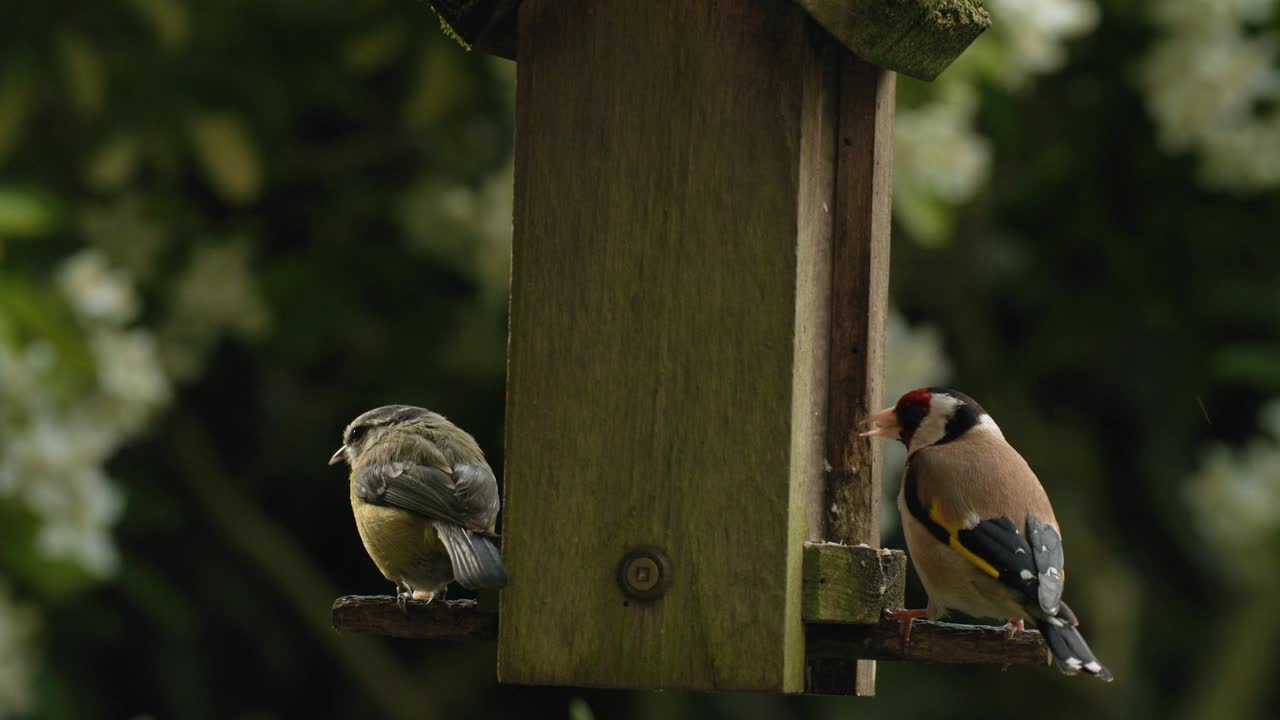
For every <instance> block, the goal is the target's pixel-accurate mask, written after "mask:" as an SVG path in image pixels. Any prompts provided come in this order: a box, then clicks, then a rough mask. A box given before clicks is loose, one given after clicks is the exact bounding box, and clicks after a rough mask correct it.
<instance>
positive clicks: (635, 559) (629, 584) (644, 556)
mask: <svg viewBox="0 0 1280 720" xmlns="http://www.w3.org/2000/svg"><path fill="white" fill-rule="evenodd" d="M671 575H672V572H671V559H670V558H668V557H667V554H666V553H664V552H662V549H661V548H657V547H654V546H652V545H645V546H642V547H638V548H634V549H632V550H630V551H629V552H627V554H626V555H625V556H623V558H622V563H621V565H619V566H618V584H619V585H620V586H622V592H623V593H624V594H626V596H627V597H629V598H632V599H634V600H656V599H658V598H659V597H662V595H663V593H665V592H666V591H667V588H669V587H671Z"/></svg>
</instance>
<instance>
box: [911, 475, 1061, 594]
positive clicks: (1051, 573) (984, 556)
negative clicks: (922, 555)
mask: <svg viewBox="0 0 1280 720" xmlns="http://www.w3.org/2000/svg"><path fill="white" fill-rule="evenodd" d="M906 483H907V487H906V488H905V496H906V502H907V509H908V511H909V512H910V513H911V514H912V516H913V517H915V519H916V520H918V521H920V523H921V524H922V525H924V526H925V527H926V528H927V529H928V530H929V532H930V533H931V534H932V535H933V536H934V537H936V538H937V539H938V541H939V542H941V543H943V544H944V545H947V546H948V547H950V548H951V549H952V550H954V551H955V552H956V553H957V554H959V555H960V556H962V557H963V558H965V559H966V560H968V561H969V562H971V563H973V565H974V566H976V567H977V568H978V569H979V570H981V571H982V572H984V573H986V574H988V575H990V576H991V577H993V578H996V579H997V580H999V581H1000V582H1002V583H1004V584H1005V585H1008V586H1010V587H1012V588H1014V589H1016V590H1018V591H1019V592H1021V593H1022V594H1024V595H1025V596H1026V597H1027V602H1028V603H1029V604H1034V605H1039V606H1040V608H1041V610H1043V611H1044V612H1045V613H1047V614H1049V615H1054V614H1056V613H1057V612H1058V606H1059V604H1060V602H1059V601H1060V599H1061V597H1062V564H1063V554H1062V541H1061V538H1060V537H1059V536H1058V531H1057V530H1055V529H1054V528H1053V526H1052V525H1048V524H1046V523H1043V522H1040V521H1039V520H1038V519H1036V518H1035V517H1034V516H1033V515H1031V514H1030V513H1028V514H1027V516H1026V522H1025V525H1024V526H1023V527H1022V528H1019V527H1018V526H1017V525H1015V524H1014V522H1013V520H1011V519H1009V518H1007V517H996V518H981V519H977V520H976V522H975V521H974V518H966V519H961V520H956V519H953V518H950V517H948V516H947V514H946V513H944V512H943V510H942V508H941V506H940V505H939V503H938V502H937V500H936V499H935V498H929V499H927V500H926V499H925V498H923V497H921V494H920V488H919V485H918V482H917V477H916V472H915V468H914V467H913V466H912V465H908V467H907V477H906ZM926 502H927V503H928V505H927V506H926ZM1028 536H1032V537H1033V540H1032V541H1029V540H1028ZM1033 544H1034V547H1033Z"/></svg>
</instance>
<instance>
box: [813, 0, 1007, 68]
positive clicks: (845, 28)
mask: <svg viewBox="0 0 1280 720" xmlns="http://www.w3.org/2000/svg"><path fill="white" fill-rule="evenodd" d="M795 2H796V3H798V4H799V5H800V6H801V7H803V8H804V9H805V10H806V11H808V13H809V14H810V15H812V16H813V19H814V20H817V21H818V22H819V23H821V24H822V26H823V27H825V28H826V29H827V31H828V32H830V33H831V34H832V35H834V36H835V37H836V39H837V40H839V41H840V43H841V44H842V45H844V46H845V47H847V48H848V49H849V50H851V51H853V53H854V54H855V55H857V56H858V57H860V58H862V59H863V60H865V61H867V62H869V63H872V64H874V65H879V66H880V67H883V68H887V69H889V70H896V71H897V72H900V73H902V74H903V75H910V76H911V77H914V78H919V79H921V80H932V79H934V78H936V77H937V76H938V74H939V73H941V72H942V71H943V70H944V69H946V67H947V66H948V65H950V64H951V62H952V61H953V60H955V59H956V58H958V57H960V53H962V52H964V50H965V48H967V47H969V45H970V44H971V43H972V42H973V41H974V40H976V39H977V37H978V36H979V35H981V34H982V32H983V31H984V30H986V29H987V28H988V27H991V16H990V15H988V14H987V11H986V9H985V8H983V7H982V3H981V2H980V0H795Z"/></svg>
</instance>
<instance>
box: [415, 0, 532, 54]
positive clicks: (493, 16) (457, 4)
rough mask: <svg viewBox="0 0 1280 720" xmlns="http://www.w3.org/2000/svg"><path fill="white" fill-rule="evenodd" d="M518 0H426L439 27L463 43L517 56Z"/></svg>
mask: <svg viewBox="0 0 1280 720" xmlns="http://www.w3.org/2000/svg"><path fill="white" fill-rule="evenodd" d="M518 4H519V2H518V0H427V5H429V6H430V7H431V9H432V10H434V11H435V13H436V15H437V16H438V17H439V18H440V28H441V30H443V31H444V34H446V35H448V36H449V37H451V38H453V39H454V40H456V41H457V42H458V44H459V45H461V46H462V47H464V48H466V49H468V50H470V49H471V48H472V47H474V48H475V49H477V50H482V51H484V52H488V53H492V54H494V55H498V56H501V57H505V58H510V59H514V58H515V55H516V32H515V14H516V13H515V10H516V5H518Z"/></svg>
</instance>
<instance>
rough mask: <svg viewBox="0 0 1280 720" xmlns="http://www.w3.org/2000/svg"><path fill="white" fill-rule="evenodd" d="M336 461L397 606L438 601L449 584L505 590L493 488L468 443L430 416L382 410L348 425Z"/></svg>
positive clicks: (399, 408) (401, 408)
mask: <svg viewBox="0 0 1280 720" xmlns="http://www.w3.org/2000/svg"><path fill="white" fill-rule="evenodd" d="M343 460H346V461H347V463H348V464H349V465H350V466H351V509H352V511H353V512H354V513H355V518H356V528H357V529H358V530H359V531H360V539H361V540H362V541H363V542H364V549H365V550H366V551H367V552H368V553H369V557H370V558H372V559H373V563H374V564H375V565H377V566H378V569H379V570H381V571H382V574H383V575H384V576H385V577H386V578H387V579H388V580H390V581H391V582H393V583H395V584H396V596H397V598H398V599H399V602H400V606H401V608H402V609H403V608H404V603H405V600H407V599H408V598H413V599H415V600H426V601H427V602H430V601H431V600H432V599H433V598H437V597H439V598H443V597H444V592H445V586H446V585H448V584H449V582H450V581H452V580H457V581H458V583H459V584H460V585H462V586H463V587H465V588H468V589H472V590H475V589H480V588H500V587H503V586H504V585H506V584H507V569H506V566H505V565H503V563H502V556H501V554H500V553H499V552H498V546H497V545H495V544H494V542H493V539H494V538H495V537H497V536H496V535H495V534H494V531H493V529H494V523H495V522H496V520H497V518H498V483H497V481H496V480H494V477H493V471H492V470H490V469H489V464H488V463H487V462H485V459H484V453H482V452H481V451H480V446H479V445H477V444H476V441H475V439H474V438H472V437H471V436H470V435H468V434H467V433H466V432H464V431H462V430H461V429H459V428H458V427H457V426H455V425H454V424H453V423H451V422H449V421H448V420H446V419H445V418H444V417H442V416H440V415H437V414H436V413H433V412H431V411H430V410H424V409H422V408H419V407H412V406H410V405H387V406H385V407H380V408H376V409H374V410H370V411H369V412H367V413H365V414H363V415H361V416H360V417H358V418H356V419H355V420H352V421H351V424H350V425H348V426H347V428H346V430H345V431H344V432H343V433H342V447H340V448H338V451H337V452H335V453H334V454H333V457H332V458H330V459H329V464H330V465H335V464H337V463H339V462H342V461H343Z"/></svg>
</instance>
